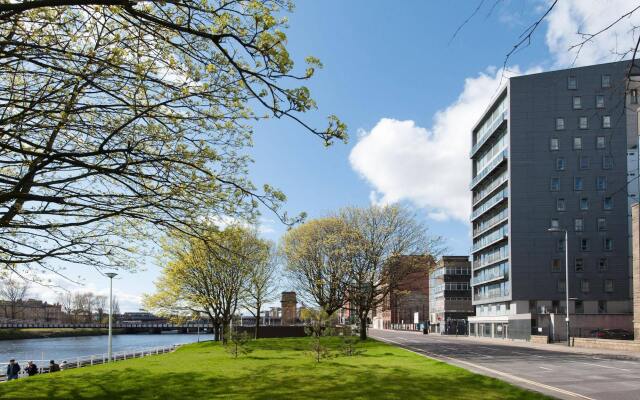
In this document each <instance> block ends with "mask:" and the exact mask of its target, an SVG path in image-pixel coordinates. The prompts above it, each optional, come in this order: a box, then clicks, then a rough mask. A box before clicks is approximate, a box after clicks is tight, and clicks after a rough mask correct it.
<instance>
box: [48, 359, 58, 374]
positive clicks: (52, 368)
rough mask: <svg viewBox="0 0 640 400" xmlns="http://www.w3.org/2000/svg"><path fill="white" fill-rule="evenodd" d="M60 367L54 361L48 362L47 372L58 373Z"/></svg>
mask: <svg viewBox="0 0 640 400" xmlns="http://www.w3.org/2000/svg"><path fill="white" fill-rule="evenodd" d="M59 371H60V366H59V365H58V364H56V362H55V361H54V360H51V361H49V372H59Z"/></svg>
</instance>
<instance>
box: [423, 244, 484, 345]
mask: <svg viewBox="0 0 640 400" xmlns="http://www.w3.org/2000/svg"><path fill="white" fill-rule="evenodd" d="M470 280H471V263H470V262H469V256H443V257H442V258H441V259H440V261H438V264H437V265H436V267H435V269H433V271H431V273H430V274H429V331H430V332H433V333H444V334H458V335H464V334H466V333H467V318H468V317H470V316H472V315H474V311H473V306H472V305H471V286H470V283H469V281H470Z"/></svg>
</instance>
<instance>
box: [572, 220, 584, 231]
mask: <svg viewBox="0 0 640 400" xmlns="http://www.w3.org/2000/svg"><path fill="white" fill-rule="evenodd" d="M573 229H574V230H575V231H576V232H582V231H583V230H584V220H583V219H582V218H576V219H575V220H574V221H573Z"/></svg>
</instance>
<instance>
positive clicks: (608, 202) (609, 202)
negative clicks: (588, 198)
mask: <svg viewBox="0 0 640 400" xmlns="http://www.w3.org/2000/svg"><path fill="white" fill-rule="evenodd" d="M602 208H604V209H605V210H613V198H612V197H605V198H604V200H603V203H602Z"/></svg>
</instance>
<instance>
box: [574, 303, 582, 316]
mask: <svg viewBox="0 0 640 400" xmlns="http://www.w3.org/2000/svg"><path fill="white" fill-rule="evenodd" d="M575 305H576V314H584V303H582V300H576V303H575Z"/></svg>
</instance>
